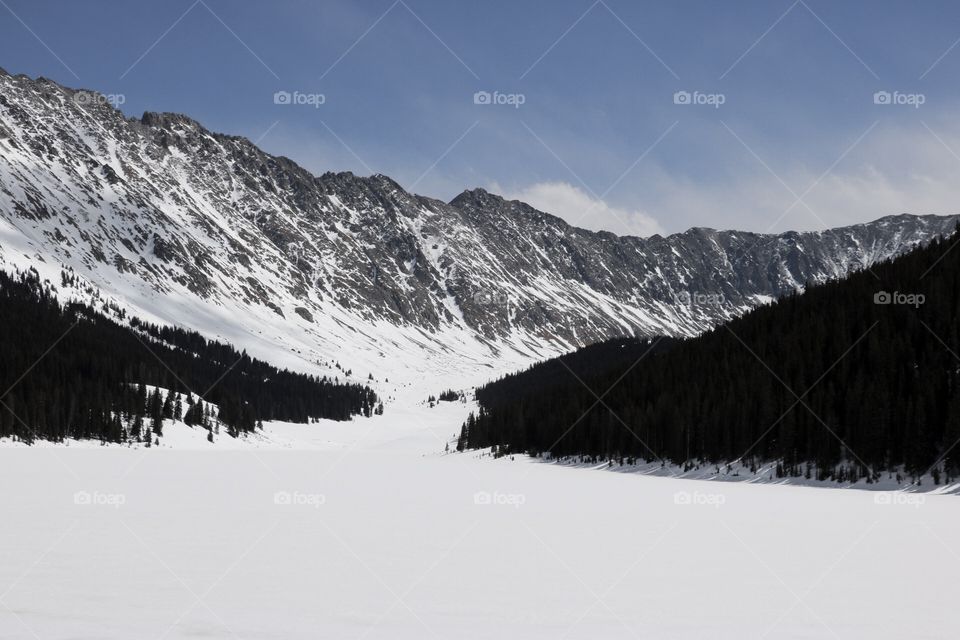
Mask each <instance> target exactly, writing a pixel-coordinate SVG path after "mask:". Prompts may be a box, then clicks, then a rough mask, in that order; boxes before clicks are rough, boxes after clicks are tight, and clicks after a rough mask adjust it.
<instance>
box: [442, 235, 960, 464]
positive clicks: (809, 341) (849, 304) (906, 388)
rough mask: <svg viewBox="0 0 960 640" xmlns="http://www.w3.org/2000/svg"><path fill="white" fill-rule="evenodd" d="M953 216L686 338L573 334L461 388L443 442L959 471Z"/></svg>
mask: <svg viewBox="0 0 960 640" xmlns="http://www.w3.org/2000/svg"><path fill="white" fill-rule="evenodd" d="M958 242H960V232H958V233H955V234H954V235H953V236H951V237H948V238H945V239H936V240H934V241H933V242H932V243H931V244H929V245H928V246H926V247H923V248H918V249H915V250H913V251H912V252H910V253H908V254H905V255H903V256H901V257H898V258H896V259H893V260H887V261H883V262H881V263H878V264H875V265H874V266H873V267H872V268H871V269H869V270H863V271H859V272H856V273H854V274H852V275H851V276H849V277H847V278H845V279H842V280H838V281H834V282H829V283H826V284H822V285H818V286H813V287H810V288H808V289H807V290H806V291H805V292H804V293H802V294H791V295H788V296H786V297H784V298H782V299H780V300H778V301H776V302H774V303H772V304H769V305H766V306H762V307H760V308H758V309H756V310H754V311H752V312H750V313H748V314H746V315H745V316H743V317H741V318H739V319H735V320H732V321H730V322H728V323H726V324H724V325H721V326H719V327H717V328H715V329H713V330H711V331H709V332H707V333H705V334H702V335H700V336H698V337H696V338H690V339H682V340H661V339H651V340H628V341H614V342H609V343H604V344H599V345H596V346H592V347H587V348H585V349H582V350H580V351H578V352H576V353H573V354H570V355H567V356H563V357H561V358H558V359H555V360H550V361H546V362H544V363H541V364H538V365H536V366H533V367H531V368H530V369H529V370H527V371H524V372H522V373H517V374H514V375H509V376H506V377H505V378H503V379H501V380H498V381H496V382H493V383H490V384H487V385H486V386H483V387H481V388H479V389H478V390H477V393H476V396H477V400H478V401H479V404H480V411H479V414H478V415H471V416H470V418H469V419H468V421H467V423H466V424H465V425H464V426H463V430H462V433H461V436H460V442H459V448H460V449H461V450H462V449H465V448H483V447H494V448H495V451H496V453H498V454H506V453H511V454H512V453H530V454H544V453H549V454H550V455H551V456H552V457H554V458H571V457H576V458H585V459H587V460H590V461H601V460H602V461H617V462H621V463H622V462H629V463H636V462H639V461H646V462H654V461H661V462H663V463H664V464H666V463H670V464H674V465H682V466H684V467H685V468H686V469H690V468H693V467H697V466H701V465H710V466H712V465H718V466H720V465H723V464H724V463H730V462H734V461H738V462H740V463H743V464H746V465H750V466H751V467H752V468H754V469H756V468H758V467H759V466H761V465H770V464H774V465H775V469H776V474H777V475H778V476H780V477H799V476H804V477H807V478H810V477H816V478H817V479H819V480H826V479H832V480H838V481H855V480H858V479H863V478H866V479H867V481H873V480H876V479H878V478H879V477H880V474H882V473H884V472H888V473H905V474H906V475H909V476H910V477H911V478H919V477H920V476H923V475H924V474H927V473H930V474H932V475H933V478H934V481H935V482H940V481H941V480H944V481H945V480H946V479H949V478H956V477H958V473H960V355H958V354H960V250H958V249H955V246H954V245H955V244H956V243H958Z"/></svg>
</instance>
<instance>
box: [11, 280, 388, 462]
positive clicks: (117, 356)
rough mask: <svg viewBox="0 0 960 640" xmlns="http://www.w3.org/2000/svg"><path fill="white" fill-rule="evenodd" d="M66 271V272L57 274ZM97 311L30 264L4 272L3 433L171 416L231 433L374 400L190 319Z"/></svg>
mask: <svg viewBox="0 0 960 640" xmlns="http://www.w3.org/2000/svg"><path fill="white" fill-rule="evenodd" d="M71 277H72V276H71V275H70V274H69V273H67V272H63V274H62V279H63V283H64V284H68V281H69V279H70V278H71ZM102 311H104V312H105V313H117V315H122V313H119V312H116V310H111V309H109V308H107V309H103V310H102ZM105 313H101V312H100V311H98V310H95V309H93V308H92V307H90V306H87V305H84V304H77V303H72V304H66V305H61V303H60V302H58V301H57V299H56V290H55V288H54V286H53V285H51V284H49V283H44V282H41V280H40V279H39V277H38V276H37V275H36V273H33V272H26V273H20V274H16V275H10V274H7V273H5V272H0V362H3V366H2V368H0V389H2V390H3V391H4V394H3V396H2V397H0V438H3V437H12V438H15V439H18V440H22V441H24V442H28V443H29V442H33V441H34V440H36V439H44V440H53V441H62V440H64V439H66V438H73V439H99V440H102V441H107V442H146V443H149V442H151V441H152V440H153V439H154V438H155V437H156V436H159V435H162V430H163V424H164V421H165V420H174V419H176V420H183V421H184V422H186V423H187V424H190V425H196V426H200V427H205V428H207V429H209V430H210V431H211V434H210V438H211V439H212V438H213V432H214V431H219V429H220V427H221V426H222V428H223V430H224V431H225V432H226V433H227V434H229V435H232V436H237V435H240V434H241V433H248V432H251V431H253V430H254V429H255V428H256V427H257V425H258V423H259V422H260V421H262V420H285V421H290V422H308V421H310V420H311V419H314V418H331V419H334V420H348V419H350V418H351V417H352V416H354V415H366V416H369V415H371V413H373V412H374V411H379V410H380V406H379V405H378V404H377V403H378V399H377V396H376V394H375V393H374V392H373V391H371V390H370V389H369V388H367V387H365V386H362V385H359V384H340V383H337V382H335V381H332V380H328V379H326V378H321V379H318V378H316V377H313V376H308V375H303V374H299V373H292V372H290V371H286V370H280V369H277V368H276V367H273V366H271V365H269V364H267V363H265V362H262V361H260V360H256V359H253V358H251V357H250V356H248V355H247V354H246V353H245V352H244V353H239V352H237V351H236V350H234V349H233V348H232V347H230V346H228V345H225V344H221V343H219V342H213V341H209V340H206V339H205V338H203V337H202V336H200V335H198V334H196V333H193V332H191V331H186V330H183V329H178V328H170V327H158V326H154V325H152V324H149V323H145V322H142V321H140V320H138V319H137V318H129V319H127V318H124V320H125V321H128V322H129V324H123V323H121V322H118V321H115V320H113V319H111V318H109V317H108V316H107V315H105Z"/></svg>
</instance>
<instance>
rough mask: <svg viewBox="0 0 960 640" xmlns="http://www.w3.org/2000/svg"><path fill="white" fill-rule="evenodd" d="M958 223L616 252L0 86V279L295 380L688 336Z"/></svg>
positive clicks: (456, 366)
mask: <svg viewBox="0 0 960 640" xmlns="http://www.w3.org/2000/svg"><path fill="white" fill-rule="evenodd" d="M955 223H956V218H955V217H933V216H926V217H914V216H906V215H903V216H895V217H889V218H884V219H881V220H879V221H877V222H874V223H870V224H865V225H857V226H853V227H848V228H843V229H835V230H831V231H825V232H822V233H787V234H782V235H770V236H766V235H759V234H752V233H737V232H719V231H714V230H710V229H692V230H690V231H687V232H685V233H682V234H676V235H672V236H670V237H667V238H662V237H659V236H654V237H651V238H646V239H643V238H636V237H618V236H615V235H613V234H610V233H604V232H601V233H594V232H589V231H585V230H582V229H577V228H574V227H571V226H569V225H567V224H566V223H565V222H563V221H562V220H560V219H559V218H556V217H554V216H551V215H548V214H546V213H542V212H540V211H537V210H535V209H533V208H531V207H529V206H527V205H525V204H523V203H520V202H516V201H512V202H508V201H505V200H503V199H502V198H499V197H497V196H494V195H492V194H489V193H487V192H485V191H482V190H475V191H468V192H464V193H463V194H461V195H460V196H458V197H457V198H455V199H454V200H453V201H452V202H450V203H444V202H440V201H437V200H433V199H430V198H424V197H420V196H417V195H414V194H411V193H408V192H406V191H405V190H404V189H403V188H402V187H400V185H398V184H397V183H395V182H394V181H392V180H391V179H389V178H387V177H385V176H381V175H376V176H372V177H368V178H362V177H358V176H354V175H353V174H350V173H338V174H324V175H322V176H319V177H317V176H314V175H311V174H310V173H309V172H307V171H305V170H304V169H302V168H301V167H299V166H297V165H296V164H295V163H293V162H292V161H290V160H289V159H286V158H282V157H274V156H270V155H268V154H266V153H264V152H262V151H261V150H260V149H258V148H257V147H256V146H255V145H253V144H252V143H251V142H249V141H248V140H246V139H244V138H240V137H235V136H227V135H221V134H216V133H211V132H209V131H207V130H206V129H204V128H203V127H202V126H201V125H200V124H198V123H197V122H195V121H193V120H191V119H190V118H187V117H185V116H181V115H175V114H169V113H163V114H157V113H146V114H144V115H143V117H142V118H141V119H130V118H127V117H125V116H124V115H123V114H122V113H120V112H119V111H117V110H115V109H113V108H112V107H111V106H110V105H109V104H107V102H106V100H105V99H103V98H102V97H101V96H98V95H97V94H94V93H91V92H87V91H82V90H81V91H76V90H73V89H69V88H65V87H62V86H60V85H58V84H56V83H54V82H52V81H49V80H46V79H42V78H40V79H31V78H28V77H26V76H10V75H8V74H6V73H5V72H2V70H0V252H2V253H0V261H2V263H3V264H4V265H5V266H7V267H10V266H18V267H20V268H25V267H33V268H36V269H38V270H39V271H40V272H41V273H42V274H43V275H44V276H45V277H47V278H49V279H50V280H51V281H52V282H54V283H59V282H60V271H61V269H63V268H66V269H68V270H71V271H73V272H74V274H75V275H76V276H78V282H79V283H80V285H79V287H78V288H76V289H74V290H71V291H63V292H62V295H64V296H79V297H84V298H87V299H90V298H91V297H92V298H102V301H103V302H107V303H115V304H117V305H118V306H120V307H123V308H126V309H129V310H130V311H131V312H133V313H135V314H137V315H140V316H143V317H144V318H145V319H148V320H152V321H156V322H163V323H170V324H180V325H185V326H188V327H190V328H193V329H196V330H198V331H200V332H202V333H205V334H208V335H210V336H213V337H218V338H221V339H224V340H227V341H229V342H231V343H233V344H235V345H237V346H238V347H242V348H246V349H248V350H249V351H250V352H251V354H253V355H255V356H258V357H261V358H263V359H265V360H267V361H270V362H272V363H276V364H278V365H282V366H288V367H291V368H296V369H300V370H311V371H317V369H318V368H322V369H328V370H332V371H334V372H339V373H340V375H343V372H345V371H348V370H349V371H352V374H353V377H354V378H364V379H365V378H366V377H367V376H368V375H369V374H372V375H373V376H374V377H375V378H377V379H378V380H383V379H385V378H388V377H389V378H391V384H394V385H398V384H415V383H417V382H418V381H420V380H422V379H423V376H424V374H425V373H428V372H430V373H441V374H443V375H445V376H446V380H445V385H444V386H458V385H460V386H462V385H464V384H467V383H470V382H476V381H479V380H482V379H486V378H489V377H492V376H493V375H496V374H497V373H499V372H502V371H506V370H510V369H513V368H516V367H518V366H522V365H524V364H526V363H529V362H530V361H531V360H532V359H539V358H543V357H548V356H551V355H555V354H557V353H559V352H563V351H567V350H570V349H572V348H574V347H576V346H579V345H583V344H585V343H588V342H592V341H596V340H598V339H602V338H606V337H612V336H621V335H625V334H641V335H650V334H670V335H691V334H694V333H696V332H699V331H702V330H704V329H706V328H708V327H710V326H713V325H714V324H716V323H717V322H720V321H723V320H725V319H727V318H730V317H732V316H734V315H736V314H739V313H742V312H743V311H745V310H747V309H749V308H750V307H752V306H754V305H756V304H759V303H762V302H763V301H765V300H769V299H770V298H771V297H774V296H777V295H780V294H782V293H785V292H787V291H790V290H793V289H795V288H796V287H799V286H802V285H803V284H804V283H805V282H809V281H822V280H824V279H827V278H832V277H837V276H841V275H843V274H845V273H847V272H848V271H850V270H851V269H854V268H858V267H862V266H865V265H869V264H871V263H872V262H873V261H876V260H880V259H884V258H887V257H890V256H892V255H895V254H896V253H898V252H901V251H903V250H905V249H907V248H909V247H912V246H914V245H915V244H917V243H919V242H923V241H925V240H927V239H929V238H930V237H932V236H933V235H935V234H939V233H942V232H945V231H947V230H949V229H952V228H953V226H954V224H955ZM338 363H339V364H340V365H341V366H340V367H339V368H338V367H337V364H338ZM396 388H397V389H399V387H396ZM434 391H436V389H434Z"/></svg>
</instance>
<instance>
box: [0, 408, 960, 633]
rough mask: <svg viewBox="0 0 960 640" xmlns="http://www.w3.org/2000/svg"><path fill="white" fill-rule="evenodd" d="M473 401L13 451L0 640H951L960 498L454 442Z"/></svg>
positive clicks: (0, 501)
mask: <svg viewBox="0 0 960 640" xmlns="http://www.w3.org/2000/svg"><path fill="white" fill-rule="evenodd" d="M463 411H464V409H463V406H462V405H444V406H442V407H441V408H438V409H432V410H430V409H424V408H422V407H410V408H408V409H407V410H403V409H402V408H398V407H395V411H393V412H392V413H393V415H392V416H391V415H390V414H389V413H388V415H386V416H383V417H382V418H380V419H374V420H358V421H356V422H352V423H346V424H335V425H331V424H330V423H326V422H325V423H323V424H320V425H313V426H310V427H308V426H293V425H282V426H277V427H276V428H275V431H274V432H273V435H272V436H271V437H270V438H267V439H265V440H264V441H263V442H261V443H260V445H259V446H238V447H236V448H233V449H231V448H230V447H228V446H214V447H211V448H210V450H208V451H200V450H195V449H202V448H204V445H205V444H207V443H205V441H202V440H199V441H197V442H193V446H189V447H179V448H177V447H171V448H166V447H162V448H160V449H150V450H137V449H127V448H113V447H97V446H76V445H71V446H37V447H32V448H26V447H20V446H15V447H4V448H0V458H2V460H3V464H2V465H0V482H2V483H3V486H4V487H5V490H4V491H2V492H0V512H2V513H3V518H2V520H0V637H3V638H11V639H13V638H17V639H21V638H22V639H27V640H29V639H31V638H43V639H47V638H123V639H129V638H171V639H173V638H197V637H204V638H243V639H259V638H263V639H278V640H279V639H283V640H288V639H297V638H317V637H324V638H358V639H359V638H389V639H402V638H417V639H422V638H443V639H446V638H494V637H497V638H524V639H526V638H549V639H551V640H559V639H562V638H591V639H592V638H704V637H710V638H737V639H738V640H740V639H742V638H764V637H769V638H831V637H835V638H836V637H839V638H870V639H878V638H906V637H909V638H916V639H920V638H953V637H956V630H957V629H958V628H960V609H958V608H957V607H956V606H955V600H956V596H957V589H956V580H955V578H954V576H956V575H957V572H958V571H960V544H958V543H957V539H956V532H957V531H958V530H960V502H958V499H957V498H956V497H954V496H946V495H931V494H924V495H922V496H919V495H916V494H899V496H900V497H897V498H890V497H889V496H890V495H891V494H878V493H877V492H868V491H858V490H837V489H820V488H809V487H797V486H773V485H768V484H751V483H741V482H708V481H702V480H689V479H673V478H669V477H658V476H652V475H641V474H636V473H600V472H592V471H589V470H585V469H576V468H569V467H566V466H562V465H553V464H542V463H537V462H532V461H529V460H526V459H520V458H517V459H516V460H510V459H500V460H492V459H490V458H489V457H484V458H480V457H478V456H477V455H476V454H463V455H460V454H451V455H443V454H442V453H440V452H441V451H442V449H443V443H444V441H445V440H447V439H449V438H450V437H451V436H453V432H454V431H455V429H453V428H451V424H458V420H460V419H461V418H462V413H463ZM168 437H169V438H173V437H174V436H173V435H172V434H171V435H170V436H168ZM191 442H192V441H191ZM878 496H881V498H879V499H878Z"/></svg>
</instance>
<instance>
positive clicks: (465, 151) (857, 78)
mask: <svg viewBox="0 0 960 640" xmlns="http://www.w3.org/2000/svg"><path fill="white" fill-rule="evenodd" d="M958 18H960V7H958V6H957V5H956V3H953V2H949V1H942V2H938V1H931V0H928V1H925V2H922V3H918V2H906V1H882V0H871V1H870V2H866V1H862V2H825V1H823V0H802V1H797V2H794V1H793V0H783V1H780V0H777V1H773V0H764V1H757V2H754V1H741V2H722V3H721V2H716V1H715V0H704V1H693V0H675V1H672V2H667V1H662V2H661V1H657V2H628V1H626V0H603V1H600V2H593V1H592V0H551V1H549V2H546V1H541V2H533V1H530V0H510V1H501V0H486V1H484V2H469V3H468V2H450V1H439V0H398V1H395V0H366V1H359V2H346V1H340V0H329V1H327V0H322V1H321V0H316V1H306V0H290V1H287V0H279V1H276V2H251V1H246V2H239V1H228V0H199V1H195V0H172V1H170V2H140V1H139V0H136V1H134V0H131V1H127V2H119V3H115V2H107V1H98V0H85V1H84V2H76V1H75V0H71V1H63V2H61V1H46V0H0V66H2V67H3V68H5V69H6V70H7V71H9V72H12V73H26V74H29V75H32V76H36V75H43V76H47V77H50V78H53V79H55V80H57V81H59V82H62V83H63V84H66V85H69V86H76V87H86V88H91V89H96V90H98V91H100V92H102V93H105V94H117V95H122V96H123V100H124V102H123V104H122V105H121V108H122V110H123V111H124V112H126V113H127V114H129V115H134V116H139V115H140V114H141V113H142V112H143V111H145V110H150V111H176V112H182V113H186V114H188V115H191V116H192V117H194V118H196V119H197V120H199V121H200V122H202V123H203V124H204V125H205V126H207V127H208V128H210V129H212V130H215V131H222V132H227V133H233V134H239V135H244V136H247V137H248V138H250V139H251V140H255V141H258V144H259V145H260V146H261V147H263V148H264V149H265V150H267V151H268V152H271V153H275V154H280V155H286V156H289V157H291V158H293V159H294V160H296V161H297V162H299V163H300V164H302V165H304V166H305V167H307V168H308V169H310V170H312V171H314V172H316V173H322V172H324V171H328V170H333V171H339V170H351V171H354V172H357V173H360V174H369V173H371V172H379V173H385V174H387V175H390V176H392V177H393V178H395V179H396V180H398V181H399V182H400V183H401V184H402V185H404V186H405V187H407V188H409V189H411V190H413V191H416V192H418V193H422V194H425V195H429V196H433V197H438V198H442V199H445V200H447V199H450V198H452V197H453V196H455V195H456V194H457V193H459V192H460V191H462V190H463V189H467V188H473V187H477V186H481V187H485V188H488V189H491V190H495V191H498V192H500V193H503V194H505V195H508V196H511V197H520V198H523V199H527V200H528V201H531V202H532V204H534V205H536V206H539V207H540V208H544V209H545V210H548V211H550V212H552V213H557V214H559V215H562V216H563V217H565V218H566V219H568V220H569V221H571V222H575V223H576V224H578V225H580V226H586V227H589V228H603V229H608V230H610V231H613V232H615V233H636V234H642V235H647V234H650V233H653V232H660V233H672V232H677V231H682V230H684V229H686V228H688V227H691V226H707V227H714V228H740V229H749V230H754V231H782V230H785V229H816V228H823V227H827V226H837V225H841V224H849V223H854V222H859V221H865V220H870V219H874V218H877V217H880V216H882V215H886V214H891V213H901V212H905V211H906V212H913V213H956V212H957V211H958V208H960V207H957V205H956V202H957V199H956V196H957V187H956V186H955V185H960V180H958V179H957V178H958V171H960V155H958V154H960V126H958V124H957V122H956V121H957V118H956V114H957V112H958V111H957V107H958V106H960V85H958V83H956V82H955V81H952V80H954V79H955V78H956V77H958V74H960V45H957V42H958V39H960V20H958ZM952 47H954V48H952ZM276 92H287V93H289V94H291V95H292V96H294V95H295V97H293V98H292V100H291V102H296V101H297V100H298V99H299V101H300V102H301V104H276V103H275V100H274V95H275V93H276ZM477 92H488V93H489V94H491V96H495V97H492V98H491V102H496V101H497V100H499V101H501V102H502V104H483V103H481V104H476V103H475V94H476V93H477ZM494 92H496V93H494ZM678 92H680V93H679V94H678ZM877 92H887V94H889V96H890V100H889V101H888V102H891V103H894V104H889V103H885V102H884V101H885V98H884V97H882V96H884V95H886V94H881V98H879V100H880V104H877V103H876V100H875V93H877ZM316 95H322V99H321V98H314V97H311V96H316ZM688 96H689V100H687V97H688ZM321 100H322V104H316V103H318V102H320V101H321ZM481 102H482V101H481ZM677 102H679V104H678V103H677ZM898 102H899V104H896V103H898ZM517 103H522V104H517ZM697 103H699V104H697ZM718 103H720V104H718ZM918 103H920V104H918Z"/></svg>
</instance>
